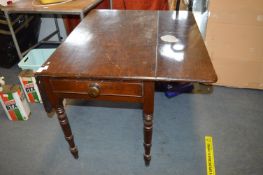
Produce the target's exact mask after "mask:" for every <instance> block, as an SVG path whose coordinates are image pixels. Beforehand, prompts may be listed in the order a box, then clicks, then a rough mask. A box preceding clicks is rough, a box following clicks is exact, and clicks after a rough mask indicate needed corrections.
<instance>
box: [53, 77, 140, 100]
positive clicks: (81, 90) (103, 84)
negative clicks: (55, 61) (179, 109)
mask: <svg viewBox="0 0 263 175" xmlns="http://www.w3.org/2000/svg"><path fill="white" fill-rule="evenodd" d="M51 86H52V89H53V92H55V93H76V94H87V95H89V96H91V97H97V96H133V97H142V83H141V82H134V81H102V80H98V81H93V80H69V79H52V80H51Z"/></svg>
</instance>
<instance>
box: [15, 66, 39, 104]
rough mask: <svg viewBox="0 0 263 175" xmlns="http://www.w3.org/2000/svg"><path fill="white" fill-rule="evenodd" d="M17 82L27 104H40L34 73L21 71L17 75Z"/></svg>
mask: <svg viewBox="0 0 263 175" xmlns="http://www.w3.org/2000/svg"><path fill="white" fill-rule="evenodd" d="M19 80H20V83H21V85H22V87H23V90H24V92H25V94H26V98H27V100H28V102H31V103H42V99H41V96H40V93H39V90H38V87H37V84H36V79H35V77H34V72H33V71H32V70H23V71H22V72H20V74H19Z"/></svg>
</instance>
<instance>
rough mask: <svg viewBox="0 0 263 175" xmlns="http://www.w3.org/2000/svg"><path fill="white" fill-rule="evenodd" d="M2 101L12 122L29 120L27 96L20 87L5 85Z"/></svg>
mask: <svg viewBox="0 0 263 175" xmlns="http://www.w3.org/2000/svg"><path fill="white" fill-rule="evenodd" d="M0 97H1V98H0V101H1V104H2V106H3V108H4V110H5V112H6V114H7V117H8V118H9V119H10V120H27V119H28V118H29V115H30V109H29V106H28V103H27V101H26V98H25V94H24V92H23V90H22V89H21V87H20V86H19V85H4V86H3V90H2V91H1V92H0Z"/></svg>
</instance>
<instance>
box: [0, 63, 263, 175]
mask: <svg viewBox="0 0 263 175" xmlns="http://www.w3.org/2000/svg"><path fill="white" fill-rule="evenodd" d="M18 72H19V69H18V68H17V67H15V66H14V67H13V68H12V69H3V68H0V74H2V75H4V76H6V81H7V83H15V82H18V80H17V78H16V77H17V73H18ZM68 102H69V104H68V105H67V107H66V111H67V114H68V117H69V120H70V124H71V127H72V130H73V134H74V136H75V142H76V144H77V146H78V148H79V155H80V157H79V159H78V160H75V159H73V158H72V156H71V154H70V153H69V150H68V145H67V143H66V141H65V140H64V137H63V134H62V131H61V129H60V127H59V124H58V121H57V119H56V117H55V116H54V117H53V118H48V117H47V115H46V114H45V112H44V110H43V107H42V105H41V104H30V108H31V112H32V114H31V118H30V119H29V120H28V121H22V122H21V121H20V122H13V121H9V120H8V119H7V117H6V116H5V113H4V111H3V109H2V108H1V109H0V116H1V117H0V140H1V142H0V143H1V144H0V175H2V174H3V175H17V174H19V175H38V174H43V175H51V174H56V175H60V174H61V175H62V174H63V175H73V174H78V175H87V174H90V175H93V174H96V175H104V174H105V175H108V174H112V175H113V174H114V175H123V174H127V175H139V174H140V175H143V174H145V175H147V174H151V175H162V174H165V175H205V174H206V164H205V145H204V137H205V136H206V135H211V136H213V140H214V151H215V164H216V171H217V174H224V175H262V174H263V139H262V136H263V127H262V126H263V108H262V106H263V91H258V90H247V89H233V88H223V87H215V88H214V92H213V93H212V94H209V95H201V94H182V95H179V96H177V97H175V98H172V99H167V98H166V97H165V96H164V94H163V93H160V92H157V93H156V94H155V113H154V134H153V147H152V156H153V157H152V161H151V165H150V167H145V166H144V161H143V146H142V143H143V133H142V131H143V130H142V127H143V125H142V111H141V110H140V106H139V105H137V104H112V103H104V102H99V103H97V102H96V103H95V102H85V101H80V102H76V101H68ZM73 104H74V105H73Z"/></svg>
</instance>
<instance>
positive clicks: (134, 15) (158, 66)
mask: <svg viewBox="0 0 263 175" xmlns="http://www.w3.org/2000/svg"><path fill="white" fill-rule="evenodd" d="M43 67H44V68H42V70H41V71H40V72H39V73H37V75H41V76H52V77H67V78H98V79H124V80H154V81H191V82H193V81H196V82H215V81H216V80H217V77H216V74H215V71H214V68H213V65H212V63H211V61H210V57H209V55H208V52H207V49H206V47H205V44H204V41H203V39H202V37H201V34H200V32H199V29H198V27H197V24H196V22H195V19H194V16H193V14H192V13H191V12H187V11H179V12H178V13H177V12H173V11H128V10H127V11H120V10H93V11H92V12H91V13H90V14H89V15H88V16H87V17H85V18H84V20H82V22H81V23H80V25H78V26H77V27H76V28H75V30H74V31H73V32H72V33H71V34H70V35H69V36H68V38H67V39H66V40H65V42H63V43H62V44H61V45H60V46H59V47H58V49H57V50H56V51H55V52H54V54H53V55H52V56H51V57H50V58H49V59H48V61H47V62H46V63H45V64H44V65H43Z"/></svg>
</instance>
